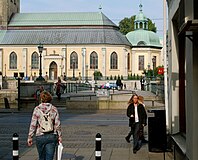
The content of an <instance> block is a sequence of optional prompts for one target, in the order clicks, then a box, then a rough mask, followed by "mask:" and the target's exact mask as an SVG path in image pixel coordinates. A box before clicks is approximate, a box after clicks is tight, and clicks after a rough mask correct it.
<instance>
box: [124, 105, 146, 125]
mask: <svg viewBox="0 0 198 160" xmlns="http://www.w3.org/2000/svg"><path fill="white" fill-rule="evenodd" d="M137 107H138V117H139V123H140V125H142V124H144V125H146V124H147V114H146V110H145V108H144V106H143V105H142V104H138V106H137ZM131 115H133V116H134V117H131ZM127 116H128V117H129V126H130V127H132V126H133V124H134V123H135V107H134V104H133V103H132V104H130V105H129V106H128V108H127Z"/></svg>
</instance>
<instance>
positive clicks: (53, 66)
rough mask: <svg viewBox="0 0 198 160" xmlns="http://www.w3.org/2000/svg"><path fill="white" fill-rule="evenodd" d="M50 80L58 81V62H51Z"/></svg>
mask: <svg viewBox="0 0 198 160" xmlns="http://www.w3.org/2000/svg"><path fill="white" fill-rule="evenodd" d="M49 79H50V80H56V79H57V64H56V62H54V61H53V62H51V63H50V66H49Z"/></svg>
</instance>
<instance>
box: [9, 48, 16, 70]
mask: <svg viewBox="0 0 198 160" xmlns="http://www.w3.org/2000/svg"><path fill="white" fill-rule="evenodd" d="M10 69H17V54H16V53H15V52H12V53H11V54H10Z"/></svg>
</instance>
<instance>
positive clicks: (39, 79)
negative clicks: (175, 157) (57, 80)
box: [36, 43, 45, 81]
mask: <svg viewBox="0 0 198 160" xmlns="http://www.w3.org/2000/svg"><path fill="white" fill-rule="evenodd" d="M38 51H39V53H40V56H39V58H40V68H39V77H38V78H37V79H36V81H45V79H44V78H43V77H42V61H41V58H42V52H43V45H42V44H41V43H40V44H39V45H38Z"/></svg>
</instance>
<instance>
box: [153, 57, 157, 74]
mask: <svg viewBox="0 0 198 160" xmlns="http://www.w3.org/2000/svg"><path fill="white" fill-rule="evenodd" d="M152 62H153V77H154V69H155V63H156V59H155V57H153V58H152Z"/></svg>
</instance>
